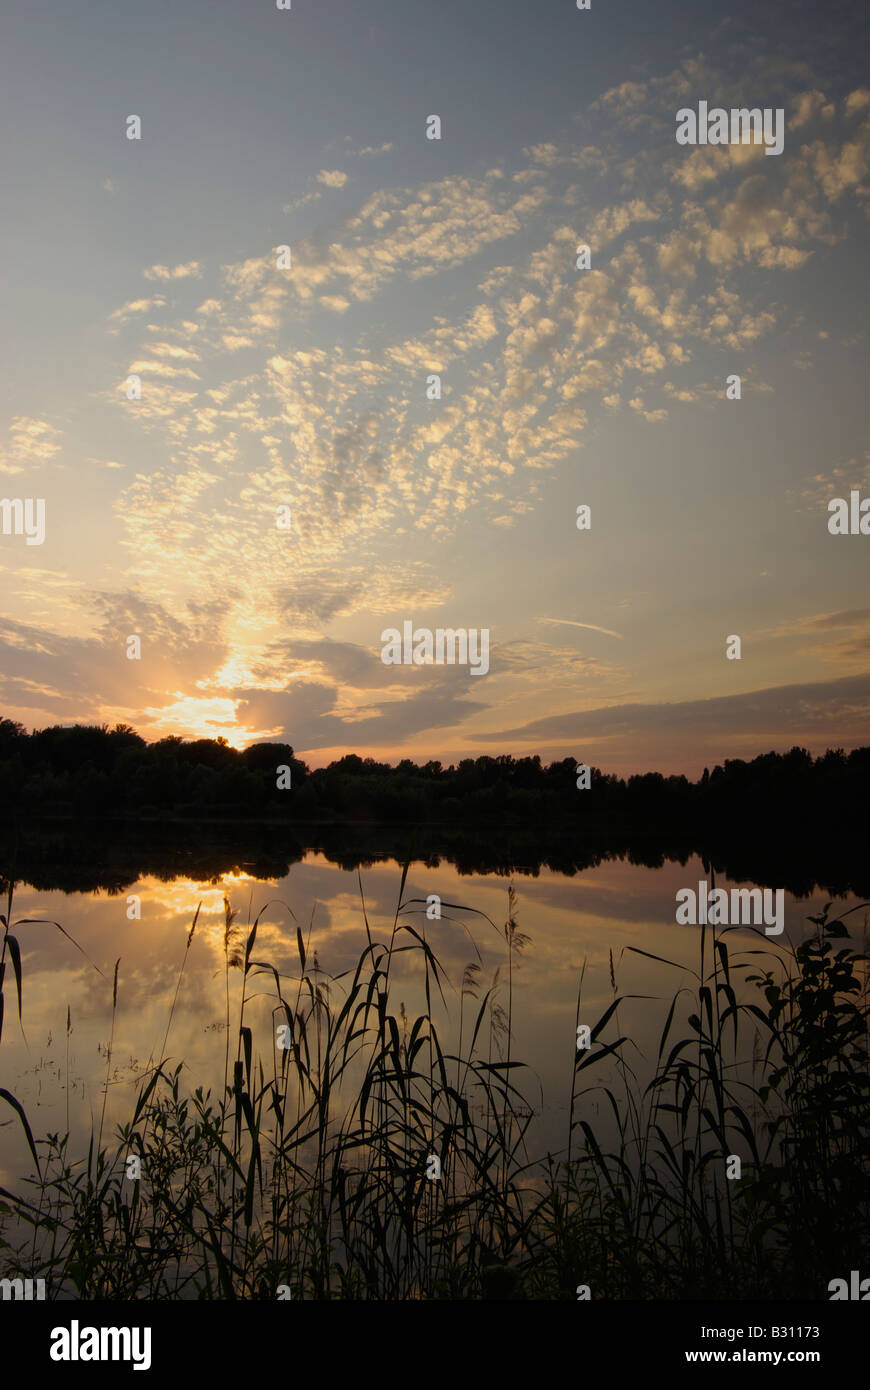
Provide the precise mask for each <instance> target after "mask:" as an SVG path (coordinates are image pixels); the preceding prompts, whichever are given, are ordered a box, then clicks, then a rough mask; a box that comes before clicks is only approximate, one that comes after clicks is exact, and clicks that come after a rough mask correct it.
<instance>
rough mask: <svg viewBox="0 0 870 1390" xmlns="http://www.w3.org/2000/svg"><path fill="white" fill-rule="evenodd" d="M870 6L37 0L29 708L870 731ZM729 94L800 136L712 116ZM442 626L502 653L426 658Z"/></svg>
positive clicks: (741, 743) (322, 741)
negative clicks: (858, 503)
mask: <svg viewBox="0 0 870 1390" xmlns="http://www.w3.org/2000/svg"><path fill="white" fill-rule="evenodd" d="M868 28H870V22H868V18H867V17H865V16H864V15H863V14H862V13H861V12H860V7H859V11H858V12H854V7H852V6H851V5H850V4H842V3H840V2H839V0H834V3H831V4H826V5H825V6H815V5H810V4H807V3H797V4H781V3H779V0H773V3H769V4H765V5H764V6H758V5H757V4H751V5H750V4H743V3H738V4H731V5H729V6H728V7H727V8H726V7H720V6H717V5H712V4H698V3H697V0H691V3H690V2H689V0H685V3H677V0H664V3H659V4H650V3H649V0H644V3H639V2H638V0H624V3H613V2H612V0H611V2H610V3H605V0H592V3H591V7H590V9H589V10H584V11H580V10H578V9H577V8H576V4H574V3H571V0H535V3H528V4H519V3H496V2H495V0H480V2H479V3H469V0H445V3H439V4H431V3H426V4H424V3H423V0H373V2H372V3H360V0H353V3H345V0H292V7H291V9H289V10H278V9H277V7H276V6H275V5H274V4H270V3H267V0H238V3H236V0H209V3H205V2H204V0H171V2H167V3H165V2H164V0H150V2H149V4H147V5H134V4H124V5H117V4H115V3H109V0H102V2H101V3H98V2H97V0H80V2H79V3H77V4H76V5H75V6H68V5H65V4H61V3H59V0H47V3H44V4H41V5H39V6H37V7H33V6H18V7H11V8H10V9H8V10H7V12H6V14H5V15H4V16H3V18H2V21H0V52H2V58H0V66H2V75H3V81H2V84H0V122H2V128H3V130H4V131H5V132H6V134H5V137H4V140H3V150H2V156H0V177H2V186H3V193H4V197H3V213H2V218H0V237H2V252H0V261H2V266H3V270H2V272H0V273H2V286H0V313H2V316H3V320H4V323H5V325H6V328H7V331H6V333H5V334H4V335H3V344H2V348H0V352H2V360H0V473H2V480H0V493H2V496H3V497H4V498H7V499H28V498H30V499H43V501H44V506H45V538H44V541H43V543H42V544H41V545H39V546H37V545H29V544H27V541H26V538H25V537H24V536H23V535H21V534H14V532H13V533H10V534H2V535H0V584H2V601H0V648H2V650H0V715H2V716H3V717H6V718H11V719H15V720H18V721H20V722H21V723H22V724H24V726H25V727H26V728H27V729H33V728H41V727H45V726H46V725H50V724H74V723H108V724H110V725H112V724H114V723H116V722H123V723H127V724H131V725H132V726H134V727H135V728H136V729H137V730H138V732H139V733H141V734H142V735H143V737H145V738H146V739H148V740H149V741H150V740H153V739H158V738H161V737H163V736H165V735H167V734H182V735H184V736H186V737H203V736H210V737H216V736H223V737H225V738H227V739H228V740H229V741H230V742H231V743H232V744H233V745H234V746H236V747H244V746H246V745H247V744H249V743H251V742H256V741H262V740H267V739H281V740H286V741H289V742H290V743H292V744H293V746H294V748H295V750H296V752H297V754H299V755H300V756H302V757H304V758H305V759H306V760H307V761H308V762H309V763H310V764H311V765H314V766H318V765H322V764H324V763H326V762H328V761H330V760H331V759H332V758H335V757H339V756H341V755H342V754H344V753H346V752H355V753H358V754H360V755H361V756H372V757H375V758H378V759H381V760H388V761H397V760H399V759H401V758H404V757H410V758H413V759H415V760H417V761H425V760H427V759H429V758H437V759H440V760H441V761H443V762H445V763H448V762H452V761H456V760H457V759H459V758H463V757H476V756H479V755H481V754H491V755H495V754H499V753H513V754H514V755H516V756H522V755H526V754H535V753H537V754H540V755H541V757H542V759H543V760H544V761H545V762H547V761H551V760H553V759H557V758H563V757H566V756H571V757H574V756H576V757H577V758H578V760H581V759H582V760H584V761H587V762H589V763H594V764H595V765H598V766H600V767H602V768H604V769H606V770H608V771H614V772H618V773H620V774H622V775H625V774H627V773H630V772H634V771H645V770H648V769H653V768H657V769H659V770H662V771H664V772H685V773H687V774H688V775H690V776H698V775H699V774H700V772H701V770H702V768H703V767H704V766H705V765H707V764H712V763H713V762H716V761H721V760H722V759H724V758H726V757H751V756H754V755H755V754H756V753H760V752H764V751H767V750H769V749H771V748H778V749H787V748H789V747H791V746H792V745H793V744H795V743H798V744H802V745H804V746H806V747H809V748H810V749H811V750H812V751H814V752H822V751H824V749H825V748H827V747H845V748H849V747H853V746H856V745H861V744H865V743H870V594H868V589H867V583H866V578H867V564H868V560H867V556H868V548H870V538H868V537H866V536H861V535H860V534H858V535H832V534H831V533H830V531H829V529H828V520H829V513H828V503H829V501H830V500H831V499H832V498H835V497H843V498H848V497H849V494H850V490H851V489H858V490H859V491H860V492H861V496H870V446H868V435H867V404H866V403H867V367H868V360H867V358H868V353H867V334H866V328H865V323H866V319H867V298H868V295H867V283H868V276H867V267H866V252H867V242H868V209H870V201H868V199H870V82H868V79H867V75H866V63H865V62H862V55H864V54H866V53H867V51H868V43H867V40H868ZM701 101H706V102H708V103H709V105H710V106H716V105H721V106H723V107H725V108H731V107H760V108H772V109H774V110H775V109H778V108H781V109H782V110H783V111H784V120H785V135H784V148H783V152H782V154H781V155H776V156H768V155H766V154H765V151H764V146H763V144H761V143H753V144H746V145H722V146H713V145H707V146H701V145H698V146H695V147H691V146H684V145H679V144H677V142H676V139H675V130H676V113H677V112H678V111H679V110H680V109H681V108H686V107H688V108H693V109H695V108H697V106H698V103H699V102H701ZM132 115H137V116H138V117H139V118H140V121H141V138H140V139H129V138H128V129H129V128H130V123H129V120H128V118H129V117H130V116H132ZM433 115H437V116H438V117H439V118H440V121H441V138H440V139H430V138H427V128H428V129H430V130H431V121H430V117H431V116H433ZM580 245H587V246H588V247H589V253H590V254H589V267H588V268H578V265H577V248H578V246H580ZM281 247H289V250H290V256H289V261H290V264H289V266H288V265H287V264H286V262H287V259H288V258H287V256H286V254H282V253H281V252H280V250H279V248H281ZM279 262H283V264H279ZM433 374H436V375H437V376H438V377H439V378H440V382H441V397H440V399H430V395H431V389H430V378H431V377H432V375H433ZM730 375H737V376H739V378H740V383H741V395H740V399H739V400H736V399H727V397H726V379H727V378H728V377H729V376H730ZM133 377H136V378H138V379H139V382H140V384H141V396H140V398H138V399H136V398H135V396H134V398H132V399H131V398H129V392H130V390H131V386H130V381H131V378H133ZM581 505H585V506H587V507H589V509H590V525H589V528H588V529H584V530H580V529H578V527H577V508H578V507H579V506H581ZM287 507H289V509H290V511H289V517H290V525H289V528H283V527H281V526H279V517H283V516H285V515H286V513H284V512H281V509H282V508H287ZM7 529H10V528H7ZM406 621H410V622H412V623H413V624H414V628H415V629H417V628H428V629H431V630H433V631H434V630H436V629H438V628H453V629H477V630H480V629H487V630H488V631H489V634H490V639H489V640H490V658H489V670H488V671H487V673H486V674H479V675H476V674H474V672H473V670H472V669H471V668H470V667H469V666H467V665H466V666H463V665H436V664H432V665H387V664H385V663H384V662H383V661H382V660H381V651H382V647H383V639H382V633H383V632H384V631H385V630H386V629H388V628H397V629H401V628H402V626H403V623H405V622H406ZM134 635H135V636H138V637H139V639H140V643H141V657H140V658H139V659H130V658H129V657H128V654H127V653H128V650H129V649H130V648H129V643H128V640H127V639H128V638H129V637H130V636H134ZM735 635H736V636H739V637H740V639H741V648H740V652H741V654H740V658H739V659H729V657H728V656H727V654H726V652H727V649H728V639H729V638H730V637H733V636H735ZM732 650H733V644H732Z"/></svg>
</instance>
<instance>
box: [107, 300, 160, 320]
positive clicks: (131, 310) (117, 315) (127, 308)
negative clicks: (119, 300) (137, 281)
mask: <svg viewBox="0 0 870 1390" xmlns="http://www.w3.org/2000/svg"><path fill="white" fill-rule="evenodd" d="M165 304H166V300H165V299H164V298H163V296H162V295H157V296H156V297H155V298H153V299H130V300H128V302H127V303H126V304H122V305H121V307H120V309H114V310H113V311H112V313H111V314H110V315H109V319H110V320H111V319H119V320H120V321H121V322H122V323H125V322H126V321H127V319H129V318H132V316H133V315H134V314H147V313H150V312H151V310H152V309H162V308H163V307H164V306H165Z"/></svg>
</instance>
